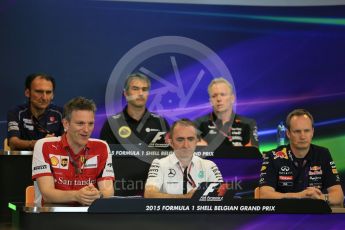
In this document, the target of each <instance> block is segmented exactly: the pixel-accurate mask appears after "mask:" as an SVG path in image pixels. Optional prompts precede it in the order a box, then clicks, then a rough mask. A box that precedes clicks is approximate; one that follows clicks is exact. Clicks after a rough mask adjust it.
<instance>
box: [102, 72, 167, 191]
mask: <svg viewBox="0 0 345 230" xmlns="http://www.w3.org/2000/svg"><path fill="white" fill-rule="evenodd" d="M150 87H151V82H150V79H149V78H148V77H147V76H145V75H143V74H141V73H133V74H131V75H130V76H128V78H127V80H126V82H125V88H124V96H125V97H126V101H127V106H126V107H125V108H124V109H123V111H122V112H120V113H118V114H115V115H113V116H111V117H109V118H108V120H107V121H106V122H105V123H104V125H103V128H102V130H101V135H100V138H101V139H103V140H105V141H106V142H108V144H109V145H110V148H112V147H111V145H112V144H121V145H124V144H126V145H127V144H133V145H142V146H145V145H147V146H148V147H155V148H160V147H168V146H169V145H168V144H167V143H165V136H166V133H167V132H168V131H169V124H168V122H167V121H166V120H165V119H164V118H163V117H161V116H159V115H158V114H154V113H151V112H150V111H148V110H147V108H146V103H147V99H148V96H149V90H150ZM113 163H114V164H117V167H116V168H117V169H118V171H119V173H117V172H115V174H116V180H117V181H115V189H117V192H116V194H118V195H137V194H141V193H142V192H143V189H144V185H145V182H144V181H145V179H146V176H145V175H147V172H148V169H149V166H150V164H149V163H145V162H144V161H141V160H140V159H136V158H134V157H127V158H121V159H118V160H114V162H113ZM121 174H123V176H122V175H121ZM119 180H121V181H119ZM123 180H124V181H123ZM116 186H120V188H116ZM118 189H120V190H122V191H123V192H124V193H122V191H120V190H118Z"/></svg>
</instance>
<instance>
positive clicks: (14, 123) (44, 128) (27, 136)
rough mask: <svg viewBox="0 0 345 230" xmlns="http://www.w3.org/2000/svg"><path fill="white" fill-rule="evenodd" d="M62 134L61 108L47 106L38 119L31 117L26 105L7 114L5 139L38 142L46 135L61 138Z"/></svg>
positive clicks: (28, 106) (17, 107)
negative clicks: (15, 138) (13, 138)
mask: <svg viewBox="0 0 345 230" xmlns="http://www.w3.org/2000/svg"><path fill="white" fill-rule="evenodd" d="M63 132H64V129H63V125H62V108H61V107H58V106H56V105H52V104H51V105H49V106H48V108H47V109H46V110H45V112H44V113H43V114H42V115H41V116H40V117H38V118H35V117H34V116H33V115H32V113H31V111H30V105H29V104H28V103H27V104H24V105H19V106H16V107H15V108H14V109H11V110H9V111H8V113H7V138H11V137H18V138H20V139H22V140H38V139H41V138H44V137H45V136H47V134H48V133H49V134H54V135H55V136H61V135H62V134H63Z"/></svg>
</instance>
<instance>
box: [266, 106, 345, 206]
mask: <svg viewBox="0 0 345 230" xmlns="http://www.w3.org/2000/svg"><path fill="white" fill-rule="evenodd" d="M286 126H287V130H286V135H287V137H288V138H289V140H290V144H289V145H283V146H279V147H278V148H277V149H274V150H271V151H269V152H267V153H266V154H264V161H263V163H262V167H261V175H260V182H259V183H260V198H263V199H281V198H311V199H321V200H325V201H326V202H328V203H329V205H331V206H342V205H343V200H344V194H343V191H342V188H341V185H340V178H339V174H338V171H337V168H336V166H335V163H334V161H333V160H332V157H331V154H330V152H329V150H328V149H326V148H323V147H320V146H317V145H314V144H311V141H312V138H313V135H314V119H313V117H312V115H311V114H310V113H309V112H308V111H306V110H304V109H296V110H294V111H292V112H291V113H290V114H289V115H288V116H287V118H286Z"/></svg>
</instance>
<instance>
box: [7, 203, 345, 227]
mask: <svg viewBox="0 0 345 230" xmlns="http://www.w3.org/2000/svg"><path fill="white" fill-rule="evenodd" d="M97 202H98V203H99V204H96V205H95V207H93V205H94V204H93V205H92V206H90V209H95V208H96V209H97V207H96V206H97V205H104V204H108V207H107V210H102V209H100V210H98V211H97V210H93V211H92V212H90V209H89V210H88V207H68V206H54V205H50V206H49V207H48V206H46V207H35V206H28V207H23V206H20V204H17V211H13V214H14V215H15V216H16V218H17V219H16V220H17V222H16V223H17V225H16V227H15V228H14V229H28V230H30V229H34V230H39V229H49V230H53V229H59V230H61V229H83V230H84V229H136V230H138V229H160V230H161V229H164V230H170V229H171V230H176V229H198V230H202V229H217V230H218V229H233V228H236V229H241V228H242V229H247V228H258V229H265V228H267V229H275V228H278V229H292V228H293V229H294V228H296V229H313V230H315V229H322V230H324V229H329V228H333V229H342V228H343V226H344V224H345V218H344V217H345V214H344V213H341V214H340V213H339V214H333V213H328V214H315V213H314V214H287V213H286V212H279V214H278V213H277V212H273V213H272V214H271V213H269V212H268V211H267V212H262V213H259V212H257V213H255V212H254V213H250V212H242V213H236V212H231V211H230V212H228V211H225V212H213V211H210V210H206V211H199V212H190V211H168V212H159V211H157V212H155V211H154V212H151V211H146V208H144V209H145V210H142V209H141V208H140V207H145V206H146V205H161V206H162V205H165V206H166V205H167V206H179V205H181V204H184V205H195V202H194V201H190V200H177V199H176V200H174V199H165V200H160V199H118V200H111V201H110V200H107V199H101V200H98V201H97ZM227 202H230V203H228V205H235V203H237V204H236V205H241V206H245V205H249V204H254V205H259V206H262V207H263V206H270V205H272V204H274V203H275V205H276V207H277V210H283V209H284V206H285V205H287V203H290V208H292V206H291V204H293V206H295V207H294V208H295V210H296V211H297V212H299V208H298V207H300V208H303V207H306V203H308V205H311V206H310V207H311V208H312V209H311V210H313V211H314V212H315V210H316V209H317V208H316V209H315V207H317V206H318V205H320V204H323V203H322V202H323V201H316V202H315V203H314V204H313V201H312V200H306V203H305V202H304V200H299V201H298V202H294V201H292V202H291V201H289V200H277V201H276V202H275V201H274V200H249V199H248V200H237V201H235V203H234V202H231V201H227ZM95 203H96V202H95ZM134 203H136V204H135V205H134ZM212 203H213V204H210V203H209V204H206V203H202V204H200V205H203V206H207V205H209V206H212V207H214V205H218V204H220V203H216V204H215V203H214V202H212ZM143 205H144V206H143ZM313 205H315V206H314V208H313ZM138 207H139V209H138V210H135V209H136V208H138ZM78 209H79V210H78ZM111 209H112V210H113V211H111ZM129 209H131V210H130V211H129ZM30 210H31V211H30ZM124 210H127V211H124ZM285 210H289V209H285ZM339 210H340V209H339ZM339 210H338V211H339ZM88 211H89V212H88ZM293 212H294V210H290V211H288V213H293Z"/></svg>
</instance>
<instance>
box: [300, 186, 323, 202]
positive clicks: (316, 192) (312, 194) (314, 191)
mask: <svg viewBox="0 0 345 230" xmlns="http://www.w3.org/2000/svg"><path fill="white" fill-rule="evenodd" d="M300 195H301V197H300V198H311V199H320V200H323V199H324V197H323V194H322V192H321V190H320V189H318V188H315V187H308V188H306V189H305V190H303V191H302V192H300Z"/></svg>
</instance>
